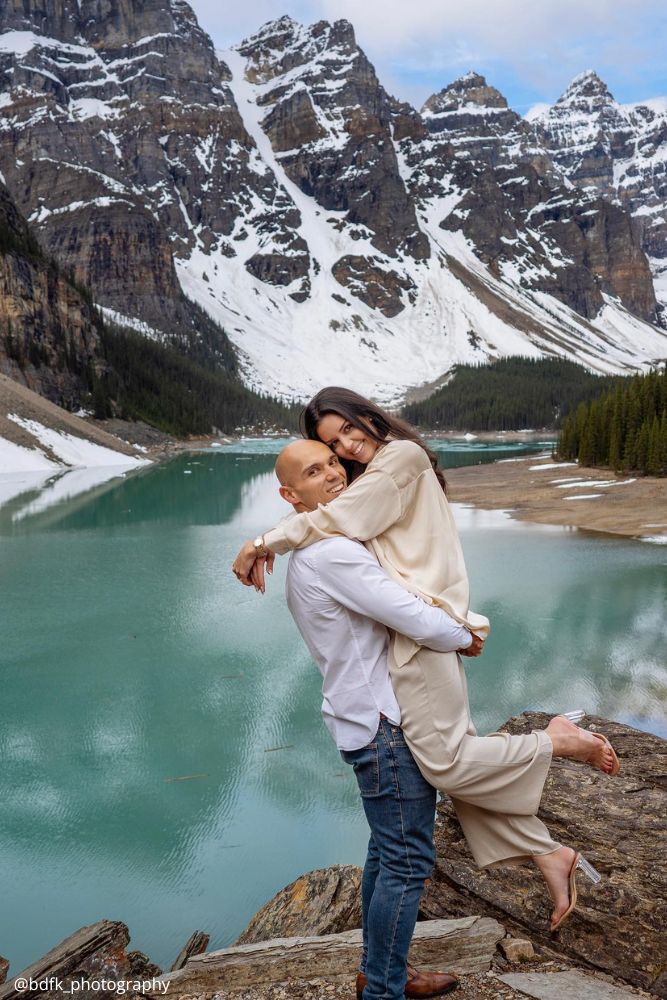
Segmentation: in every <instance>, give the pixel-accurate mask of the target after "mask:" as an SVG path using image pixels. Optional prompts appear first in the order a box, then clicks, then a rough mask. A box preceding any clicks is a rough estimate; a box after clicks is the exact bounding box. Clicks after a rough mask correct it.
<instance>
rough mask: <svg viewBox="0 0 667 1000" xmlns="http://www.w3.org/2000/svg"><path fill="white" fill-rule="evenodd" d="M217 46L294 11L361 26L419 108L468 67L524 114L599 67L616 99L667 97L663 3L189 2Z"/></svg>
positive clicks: (360, 35)
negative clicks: (590, 70)
mask: <svg viewBox="0 0 667 1000" xmlns="http://www.w3.org/2000/svg"><path fill="white" fill-rule="evenodd" d="M190 3H191V4H192V6H193V8H194V10H195V12H196V14H197V16H198V18H199V21H200V24H201V25H202V27H203V28H204V29H205V30H206V31H207V32H208V33H209V34H210V35H211V37H212V38H213V41H214V43H215V45H216V48H222V49H224V48H227V47H229V46H230V45H233V44H235V43H237V42H239V41H240V40H241V39H243V38H245V37H247V36H248V35H251V34H253V33H254V32H255V31H257V29H258V28H259V27H260V26H261V25H262V24H264V23H265V22H266V21H269V20H272V19H274V18H277V17H280V16H282V15H283V14H289V15H290V16H291V17H293V18H294V20H296V21H301V22H302V23H306V24H312V23H314V22H315V21H319V20H327V21H335V20H338V19H339V18H345V19H346V20H348V21H351V23H352V24H353V25H354V28H355V32H356V37H357V42H358V43H359V45H360V46H361V48H362V49H363V50H364V51H365V53H366V55H367V56H368V57H369V59H370V60H371V62H372V63H373V64H374V66H375V69H376V70H377V73H378V76H379V78H380V81H381V83H382V84H383V85H384V87H385V89H386V90H388V91H389V92H390V93H391V94H393V95H394V96H395V97H398V98H399V99H402V100H406V101H410V103H411V104H413V105H415V106H416V107H418V108H419V107H421V105H422V104H423V102H424V101H425V100H426V98H427V97H428V96H429V95H430V94H432V93H435V92H437V91H438V90H441V89H442V88H443V87H445V86H446V85H447V84H448V83H451V81H452V80H454V79H456V78H457V77H459V76H462V75H463V74H464V73H467V72H468V71H469V70H476V71H477V72H478V73H482V74H483V75H484V76H486V78H487V82H488V83H489V84H490V85H492V86H494V87H497V88H498V90H500V91H501V92H502V93H503V94H504V95H505V97H506V98H507V100H508V101H509V104H510V106H511V107H513V108H514V110H515V111H518V112H519V114H525V113H526V112H527V111H528V110H529V109H530V108H531V107H532V106H534V105H536V104H541V103H549V104H551V103H553V102H554V101H555V100H557V98H558V97H559V96H560V95H561V94H562V92H563V91H564V90H565V88H566V87H567V85H568V84H569V83H570V81H571V80H572V79H573V78H574V77H575V76H577V75H578V74H579V73H582V72H583V71H584V70H587V69H594V70H595V71H596V72H597V73H598V75H599V76H600V77H601V78H602V79H603V80H604V81H605V83H606V84H607V86H608V88H609V90H610V91H611V92H612V94H613V95H614V97H615V98H616V100H617V101H620V102H621V103H630V102H636V101H641V100H645V99H646V98H649V97H662V96H665V95H667V59H665V46H666V43H667V3H666V2H665V0H244V2H242V3H238V2H237V3H234V4H229V5H228V4H227V3H224V2H223V3H220V0H190Z"/></svg>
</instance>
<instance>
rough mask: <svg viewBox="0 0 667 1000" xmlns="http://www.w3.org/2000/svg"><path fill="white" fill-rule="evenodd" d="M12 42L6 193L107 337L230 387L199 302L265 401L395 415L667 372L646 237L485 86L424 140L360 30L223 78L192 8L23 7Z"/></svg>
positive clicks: (289, 28)
mask: <svg viewBox="0 0 667 1000" xmlns="http://www.w3.org/2000/svg"><path fill="white" fill-rule="evenodd" d="M0 31H1V32H2V34H0V113H1V114H0V170H1V171H2V174H3V175H4V179H5V181H6V183H7V187H8V189H9V191H10V193H11V195H12V197H13V198H14V200H15V201H16V203H17V205H18V207H19V209H20V211H21V212H22V213H23V214H24V215H25V216H26V217H27V218H28V220H29V222H30V223H31V225H32V227H33V228H34V231H35V233H36V235H37V237H38V239H39V241H40V244H41V246H42V247H43V248H44V249H45V250H46V251H47V252H48V253H50V254H53V255H54V256H55V257H56V258H57V259H58V260H59V261H60V262H61V263H62V264H63V265H64V266H65V267H66V268H68V269H71V270H72V272H73V274H74V275H75V277H76V278H77V279H78V280H79V281H80V282H83V283H85V284H87V285H89V286H90V288H91V289H92V291H93V293H94V295H95V298H96V299H97V300H98V301H99V302H100V303H101V305H102V306H103V307H105V308H106V309H107V310H108V311H110V314H111V315H112V316H113V317H114V319H116V320H118V319H120V320H121V321H122V322H125V323H126V324H128V325H131V326H135V327H137V328H139V329H141V330H143V331H144V332H147V333H149V334H151V335H154V336H160V337H171V338H176V339H178V340H179V341H183V340H185V341H187V343H192V345H193V348H196V347H197V341H198V340H199V341H204V340H205V341H206V344H207V345H208V348H207V349H208V350H209V353H210V355H211V358H212V360H214V361H215V363H217V360H215V359H216V358H217V354H216V347H215V344H211V334H210V330H209V332H208V334H206V335H205V334H204V333H203V332H202V329H201V321H200V320H201V314H199V317H198V315H197V314H195V313H194V311H193V309H192V308H191V307H190V305H189V301H188V300H194V301H195V302H197V303H198V304H199V305H200V306H201V307H203V309H204V310H205V311H206V312H207V313H208V314H209V316H211V317H212V318H213V319H214V320H216V321H217V322H218V323H219V324H221V325H223V326H224V328H225V329H226V330H227V332H228V333H229V336H230V337H231V339H232V340H233V342H234V344H235V346H236V349H237V351H238V355H239V365H240V369H241V372H242V374H243V377H244V379H245V381H246V382H247V383H248V384H250V385H251V386H253V387H257V388H264V389H266V388H269V389H271V390H274V391H276V390H277V391H280V392H284V393H287V394H296V395H299V396H303V395H306V394H308V393H310V392H311V391H313V390H314V389H316V388H318V387H319V386H320V385H321V384H322V383H324V382H332V381H338V382H344V383H347V384H349V385H352V386H354V387H356V388H358V389H360V390H361V391H365V392H371V393H373V394H375V395H376V396H377V397H379V398H382V399H385V400H397V399H398V398H400V396H401V395H402V394H403V392H404V391H405V389H406V388H407V387H409V386H418V385H422V384H424V383H432V382H437V381H438V380H439V379H442V378H443V377H445V376H446V373H447V372H448V371H449V370H450V368H451V366H452V364H454V363H456V362H459V361H473V360H484V359H487V358H494V357H499V356H503V355H507V354H512V353H521V354H527V355H533V356H535V355H539V354H542V353H558V354H561V355H564V356H568V357H574V358H576V359H577V360H579V361H581V362H583V363H585V364H588V365H589V366H590V367H593V368H595V369H597V370H600V371H618V370H627V369H628V368H633V367H636V366H637V365H642V364H644V363H653V362H654V361H655V360H657V359H659V358H661V357H664V356H665V355H666V354H667V337H666V336H665V335H664V334H663V333H661V332H660V330H659V329H657V328H656V326H655V322H656V301H655V296H654V290H653V283H652V277H651V272H650V269H649V264H648V261H647V258H646V253H645V249H643V248H646V247H648V246H649V243H650V239H649V237H648V236H647V235H646V233H648V232H649V229H650V231H651V232H652V233H653V232H654V228H655V227H654V228H651V227H650V226H648V225H646V224H645V225H644V228H643V230H642V229H641V227H638V225H637V223H636V221H634V222H631V220H630V217H629V214H628V212H627V211H626V210H625V208H624V207H623V206H622V205H620V204H617V203H616V202H614V200H613V199H612V200H610V190H611V189H610V188H609V183H607V182H605V183H606V187H605V186H604V185H603V186H601V187H599V188H595V189H591V188H590V185H588V186H587V187H586V188H585V190H584V188H583V187H578V186H576V185H575V182H574V181H572V180H570V178H569V175H568V171H569V170H570V167H568V165H567V164H566V163H565V162H564V161H561V160H559V159H558V157H557V156H556V155H555V154H554V150H553V148H552V147H553V142H552V140H551V139H550V138H549V135H548V134H547V131H546V129H545V127H544V126H543V125H539V126H537V125H534V124H530V123H527V122H526V121H524V120H522V119H520V118H519V117H518V116H517V115H516V114H515V113H514V112H513V111H512V110H511V109H509V108H508V107H507V102H506V101H505V99H504V98H503V96H502V95H501V94H500V93H499V92H498V91H496V90H494V88H493V87H490V86H489V85H488V84H487V82H486V81H485V80H484V78H483V77H480V76H478V75H476V74H468V76H466V77H464V78H462V79H461V80H459V81H456V82H455V83H454V84H452V85H450V86H449V87H447V88H445V90H443V91H441V92H440V93H439V94H437V95H434V97H433V98H431V99H429V101H428V102H427V103H426V106H425V107H424V109H423V110H422V113H421V114H420V113H418V112H417V111H416V110H415V109H413V108H411V107H410V106H408V105H405V104H401V103H399V102H398V101H396V100H395V99H394V98H392V97H390V96H389V95H388V94H387V93H386V91H385V90H384V89H383V87H382V86H381V84H380V82H379V81H378V79H377V76H376V74H375V71H374V69H373V67H372V65H371V64H370V63H369V61H368V59H367V58H366V56H365V55H364V53H363V52H362V51H361V50H360V49H359V47H358V46H357V44H356V41H355V37H354V32H353V29H352V26H351V25H350V24H349V23H348V22H345V21H338V22H336V23H334V24H329V23H328V22H324V21H323V22H319V23H317V24H315V25H312V26H310V27H304V26H302V25H299V24H297V23H296V22H294V21H293V20H291V19H290V18H280V19H279V20H277V21H274V22H270V23H269V24H267V25H265V26H264V27H263V28H262V29H260V30H259V31H258V32H257V33H256V34H255V35H253V36H252V37H250V38H248V39H246V40H245V41H243V42H242V43H240V44H239V45H238V46H237V47H235V48H233V49H231V50H230V51H228V52H226V53H217V54H216V53H215V52H214V50H213V47H212V45H211V42H210V39H208V37H207V36H206V35H205V34H204V33H203V32H202V30H201V29H200V28H199V26H198V24H197V22H196V19H195V17H194V14H193V12H192V10H191V8H190V7H189V6H188V5H187V4H186V3H185V2H183V0H148V2H145V3H144V2H142V3H138V0H105V3H104V4H103V5H102V6H100V5H99V3H98V0H94V2H93V0H58V2H56V3H49V4H44V2H43V0H9V2H8V3H6V4H4V5H3V6H2V8H1V9H0ZM606 122H607V119H605V123H604V127H605V128H606V127H607V124H606ZM609 127H611V126H609ZM647 127H648V126H647ZM655 141H657V140H655ZM554 142H555V140H554ZM628 176H629V174H628ZM637 197H638V198H639V195H638V196H637ZM637 211H638V210H637ZM636 215H637V212H635V216H636ZM656 231H657V230H656ZM642 233H643V235H642ZM651 238H653V237H651ZM641 240H643V243H641ZM647 241H648V242H647ZM651 246H652V244H651ZM184 293H185V296H187V298H186V297H184ZM219 339H220V345H219V346H220V350H221V351H222V349H223V347H224V343H223V341H224V338H223V337H222V334H220V335H219ZM213 340H215V337H213ZM199 346H201V345H199Z"/></svg>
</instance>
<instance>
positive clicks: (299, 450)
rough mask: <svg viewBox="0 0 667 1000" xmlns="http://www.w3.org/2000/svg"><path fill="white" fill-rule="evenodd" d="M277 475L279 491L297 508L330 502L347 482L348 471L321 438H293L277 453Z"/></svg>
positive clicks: (310, 508)
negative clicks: (296, 439) (314, 439)
mask: <svg viewBox="0 0 667 1000" xmlns="http://www.w3.org/2000/svg"><path fill="white" fill-rule="evenodd" d="M276 475H277V477H278V479H279V480H280V495H281V497H282V498H283V500H287V502H288V503H291V504H292V506H293V507H294V509H295V510H297V511H299V512H301V511H304V510H315V509H316V507H317V505H318V504H320V503H330V502H331V501H332V500H335V498H336V497H337V496H338V495H339V494H340V493H342V492H343V490H344V489H345V487H346V486H347V473H346V472H345V469H344V468H343V466H342V465H341V464H340V462H339V461H338V459H337V457H336V456H335V455H334V453H333V452H332V451H331V449H330V448H328V447H327V446H326V445H325V444H322V442H321V441H308V440H303V441H292V443H291V444H288V445H287V447H286V448H283V450H282V451H281V452H280V454H279V455H278V459H277V461H276Z"/></svg>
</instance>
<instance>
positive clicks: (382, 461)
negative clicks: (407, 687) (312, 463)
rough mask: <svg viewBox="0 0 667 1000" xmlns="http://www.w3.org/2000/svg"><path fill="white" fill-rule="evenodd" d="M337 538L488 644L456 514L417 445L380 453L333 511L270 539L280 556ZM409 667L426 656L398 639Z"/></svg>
mask: <svg viewBox="0 0 667 1000" xmlns="http://www.w3.org/2000/svg"><path fill="white" fill-rule="evenodd" d="M333 535H346V536H347V537H348V538H356V539H359V540H360V541H362V542H365V543H366V545H367V547H368V548H369V549H370V550H371V551H372V552H373V553H374V554H375V557H376V558H377V560H378V562H379V563H380V565H381V566H382V567H383V568H384V569H385V570H386V572H387V573H388V574H389V576H391V577H393V579H394V580H397V581H398V582H399V583H401V584H402V585H403V586H404V587H405V588H406V589H407V590H409V591H411V592H412V593H414V594H418V595H419V596H420V597H422V598H423V599H424V600H426V601H427V602H428V603H429V604H437V605H439V606H440V607H441V608H444V610H445V611H446V612H447V613H448V614H450V615H451V616H452V618H455V619H456V621H458V622H461V623H462V624H463V625H467V626H468V627H469V628H470V629H471V630H472V631H474V632H475V633H476V634H477V635H479V636H481V637H482V638H483V639H485V638H486V636H487V635H488V633H489V620H488V618H485V617H484V615H479V614H476V613H475V612H474V611H471V610H470V607H469V586H468V574H467V573H466V568H465V562H464V560H463V552H462V550H461V542H460V540H459V535H458V531H457V529H456V525H455V523H454V518H453V516H452V512H451V508H450V506H449V503H448V502H447V498H446V496H445V494H444V492H443V491H442V488H441V486H440V483H439V482H438V480H437V478H436V476H435V473H434V472H433V469H432V467H431V463H430V461H429V458H428V456H427V454H426V452H425V451H424V449H423V448H421V447H420V446H419V445H418V444H415V442H414V441H390V442H388V443H387V444H385V445H383V446H382V447H381V448H378V450H377V451H376V453H375V455H374V456H373V459H372V460H371V461H370V462H369V463H368V465H367V466H366V471H365V472H364V473H363V474H362V475H360V476H359V477H358V478H357V479H355V480H354V482H353V483H352V484H351V485H350V486H349V487H348V488H347V489H346V490H345V492H344V493H341V495H340V496H339V497H337V498H336V499H335V500H333V501H332V502H331V503H328V504H320V505H319V507H318V509H317V510H314V511H309V512H305V513H302V514H296V515H293V516H291V517H289V518H288V519H286V520H285V521H283V522H282V523H281V524H279V525H278V526H277V527H276V528H273V529H272V530H271V531H268V532H266V533H265V535H264V541H265V544H266V545H267V546H268V548H270V549H272V550H273V551H274V552H277V553H280V554H282V553H285V552H289V551H290V550H291V549H302V548H304V547H305V546H307V545H311V544H312V543H313V542H316V541H319V540H320V539H323V538H329V537H331V536H333ZM392 639H393V642H392V646H393V653H394V658H395V660H396V663H397V664H398V666H402V665H403V664H405V663H407V662H408V660H410V659H411V658H412V656H413V655H414V653H415V652H416V651H417V650H418V649H419V648H420V647H419V646H418V645H417V643H415V642H414V641H413V640H412V639H409V638H407V637H406V636H402V635H394V636H393V637H392Z"/></svg>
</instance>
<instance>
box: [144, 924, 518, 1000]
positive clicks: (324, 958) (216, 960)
mask: <svg viewBox="0 0 667 1000" xmlns="http://www.w3.org/2000/svg"><path fill="white" fill-rule="evenodd" d="M504 934H505V929H504V927H502V925H501V924H499V923H498V922H497V921H495V920H491V919H489V918H488V917H466V918H464V919H462V920H428V921H424V922H422V923H420V924H418V925H417V928H416V931H415V935H414V938H413V940H412V948H411V951H410V959H411V961H413V962H414V963H415V964H418V965H419V966H420V967H423V968H428V967H435V968H444V969H446V970H449V971H452V972H456V973H459V974H464V973H474V972H482V971H486V970H487V969H488V968H489V967H490V964H491V958H492V956H493V953H494V951H495V948H496V945H497V943H498V941H499V940H500V939H501V938H502V937H503V936H504ZM360 955H361V931H360V930H356V931H345V932H344V933H341V934H327V935H324V936H322V937H295V938H275V939H273V940H271V941H264V942H262V943H260V944H246V945H236V946H234V947H233V948H224V949H222V950H220V951H212V952H207V953H206V954H204V955H198V956H197V957H196V958H191V959H190V960H189V961H188V962H187V964H186V965H185V967H184V968H183V969H181V970H180V971H178V972H173V973H167V974H166V975H164V976H162V977H161V979H160V982H161V983H162V984H165V983H168V984H169V985H168V989H167V991H166V993H167V995H168V996H169V997H171V998H172V1000H173V998H174V997H176V996H182V995H184V994H187V995H192V994H198V993H220V992H221V991H224V990H225V989H231V988H232V987H233V988H235V989H239V988H240V987H245V986H260V985H268V984H270V983H276V982H285V981H287V980H291V979H300V978H306V979H312V978H313V977H325V978H327V979H331V980H338V979H344V978H347V979H352V978H353V977H354V975H355V974H356V972H357V970H358V968H359V958H360ZM146 995H148V996H152V997H156V998H158V997H164V996H165V991H164V985H163V987H162V991H160V990H159V989H157V990H155V991H149V992H148V993H147V994H146ZM223 996H224V992H223Z"/></svg>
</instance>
